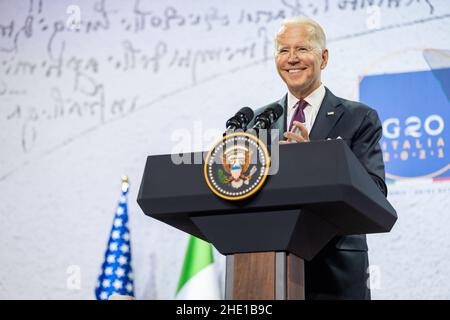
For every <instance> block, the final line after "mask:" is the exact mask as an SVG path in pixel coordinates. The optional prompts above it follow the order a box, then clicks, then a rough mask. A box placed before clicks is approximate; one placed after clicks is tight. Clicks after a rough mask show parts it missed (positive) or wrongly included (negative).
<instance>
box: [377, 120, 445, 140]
mask: <svg viewBox="0 0 450 320" xmlns="http://www.w3.org/2000/svg"><path fill="white" fill-rule="evenodd" d="M444 127H445V124H444V119H442V117H441V116H439V115H437V114H433V115H430V116H428V117H427V118H426V119H425V121H423V123H422V120H421V119H420V118H419V117H417V116H412V117H408V118H406V120H405V122H404V124H403V126H402V125H401V123H400V119H399V118H388V119H386V120H384V121H383V136H384V137H385V138H387V139H399V138H400V135H401V133H402V129H403V136H404V137H412V138H420V137H422V135H423V132H422V130H423V131H424V133H425V134H426V135H428V136H438V135H440V134H442V132H443V131H444Z"/></svg>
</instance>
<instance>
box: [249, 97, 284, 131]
mask: <svg viewBox="0 0 450 320" xmlns="http://www.w3.org/2000/svg"><path fill="white" fill-rule="evenodd" d="M283 111H284V110H283V107H282V106H280V105H279V104H278V102H274V103H272V104H269V105H268V106H267V108H266V109H265V110H264V111H263V112H261V113H260V114H259V115H257V116H256V119H255V124H254V125H253V127H252V129H253V130H255V131H258V130H260V129H270V127H271V126H272V124H274V123H275V121H277V120H278V119H279V118H280V117H281V115H282V114H283Z"/></svg>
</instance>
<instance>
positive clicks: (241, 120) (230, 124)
mask: <svg viewBox="0 0 450 320" xmlns="http://www.w3.org/2000/svg"><path fill="white" fill-rule="evenodd" d="M254 115H255V114H254V112H253V110H252V109H251V108H249V107H243V108H241V109H240V110H239V111H238V112H237V113H236V114H235V115H234V116H233V117H231V118H230V119H228V121H227V122H226V124H225V126H226V128H227V129H226V132H232V131H235V130H237V129H242V130H245V129H246V128H247V125H248V123H249V122H250V121H251V120H252V119H253V116H254Z"/></svg>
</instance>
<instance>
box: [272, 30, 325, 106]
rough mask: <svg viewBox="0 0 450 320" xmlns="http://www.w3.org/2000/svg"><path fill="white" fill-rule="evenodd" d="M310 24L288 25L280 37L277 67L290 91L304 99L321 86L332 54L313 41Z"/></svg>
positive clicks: (276, 56) (276, 60)
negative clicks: (321, 78) (329, 56)
mask: <svg viewBox="0 0 450 320" xmlns="http://www.w3.org/2000/svg"><path fill="white" fill-rule="evenodd" d="M310 29H311V27H310V26H308V25H306V24H287V25H284V26H283V27H282V28H281V29H280V31H279V32H278V34H277V52H276V55H275V63H276V66H277V70H278V73H279V74H280V76H281V78H282V79H283V81H284V82H286V84H287V86H288V88H289V91H290V92H291V93H292V94H294V95H295V96H296V97H297V98H299V99H302V98H305V97H306V96H307V95H309V94H310V93H311V92H313V91H314V90H315V89H316V88H318V87H319V85H320V73H321V70H322V69H323V68H325V66H326V64H327V62H328V50H326V49H325V50H323V52H322V50H321V49H320V47H319V44H317V43H316V42H314V41H312V39H311V36H310Z"/></svg>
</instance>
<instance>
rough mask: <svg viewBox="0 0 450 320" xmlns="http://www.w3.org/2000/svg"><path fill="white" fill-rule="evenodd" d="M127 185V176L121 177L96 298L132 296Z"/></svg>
mask: <svg viewBox="0 0 450 320" xmlns="http://www.w3.org/2000/svg"><path fill="white" fill-rule="evenodd" d="M128 186H129V185H128V178H127V177H122V194H121V197H120V200H119V204H118V205H117V209H116V213H115V216H114V221H113V226H112V228H111V234H110V237H109V241H108V247H107V248H106V253H105V260H104V262H103V264H102V268H101V272H100V276H99V277H98V281H97V286H96V288H95V296H96V298H97V299H98V300H108V298H109V297H110V296H111V295H112V294H114V293H116V294H120V295H127V296H134V293H133V272H132V268H131V247H130V231H129V228H128V204H127V194H128Z"/></svg>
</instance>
